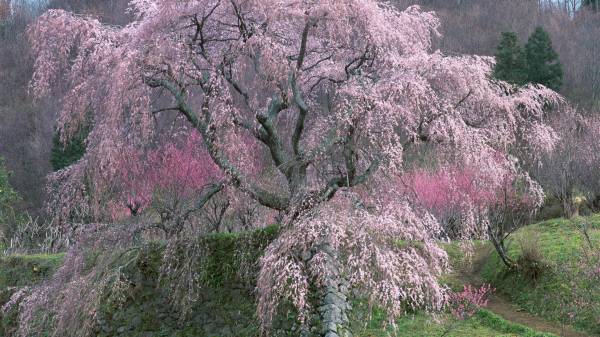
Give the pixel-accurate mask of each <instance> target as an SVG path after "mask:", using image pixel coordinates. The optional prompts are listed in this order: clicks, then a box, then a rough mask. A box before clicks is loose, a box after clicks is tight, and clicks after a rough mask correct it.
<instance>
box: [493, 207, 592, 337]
mask: <svg viewBox="0 0 600 337" xmlns="http://www.w3.org/2000/svg"><path fill="white" fill-rule="evenodd" d="M583 226H585V228H587V233H588V235H589V239H590V241H591V245H592V247H593V248H590V244H589V243H588V240H587V239H586V237H585V235H584V232H583V231H582V228H583ZM599 248H600V215H594V216H591V217H585V218H584V217H580V218H575V219H573V220H564V219H552V220H548V221H543V222H540V223H538V224H534V225H531V226H527V227H525V228H522V229H521V230H519V231H518V232H516V233H514V235H513V239H512V240H511V244H510V247H509V254H510V255H511V256H512V257H513V258H515V259H519V257H522V256H524V255H527V256H532V255H533V256H534V257H535V256H536V255H537V256H538V258H535V259H534V260H538V262H539V263H538V264H539V266H540V268H539V269H540V270H541V274H540V275H539V276H537V277H531V275H530V276H529V277H528V276H524V275H520V274H518V273H514V272H508V271H507V270H506V269H505V268H504V266H503V265H502V263H501V262H500V259H499V258H498V256H497V255H496V254H495V253H492V254H491V255H490V258H489V260H488V261H487V262H486V264H485V265H484V267H483V270H482V277H483V278H484V279H485V280H486V281H488V282H490V283H492V284H493V285H494V286H495V287H496V288H497V289H498V291H500V292H503V293H504V294H506V295H507V296H509V297H510V298H511V299H512V301H513V302H515V303H517V304H519V305H520V306H521V307H523V308H524V309H526V310H527V311H529V312H531V313H535V314H537V315H540V316H542V317H545V318H547V319H549V320H552V321H556V322H561V323H569V324H573V326H575V327H576V328H578V329H579V330H581V331H583V332H586V333H587V334H590V335H593V336H600V321H599V320H600V264H598V263H599V256H598V254H599ZM524 250H525V254H524Z"/></svg>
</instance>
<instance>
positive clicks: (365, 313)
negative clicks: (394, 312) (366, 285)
mask: <svg viewBox="0 0 600 337" xmlns="http://www.w3.org/2000/svg"><path fill="white" fill-rule="evenodd" d="M354 308H355V312H354V313H353V315H351V318H352V321H353V332H354V334H355V336H358V337H388V336H394V337H440V336H442V335H443V334H444V333H446V334H445V337H509V336H510V337H519V336H520V337H557V336H555V335H553V334H548V333H541V332H536V331H534V330H531V329H529V328H527V327H524V326H522V325H519V324H515V323H511V322H508V321H506V320H505V319H503V318H502V317H500V316H498V315H495V314H494V313H492V312H490V311H487V310H484V309H482V310H479V311H478V312H477V313H476V314H475V316H473V317H471V318H469V319H466V320H457V319H455V318H454V317H452V316H451V315H449V314H438V315H435V316H431V315H427V314H425V313H416V314H408V315H406V316H404V317H402V318H400V319H399V320H398V321H397V322H396V328H395V329H394V328H393V327H392V326H390V325H389V324H388V323H387V319H386V316H385V314H384V312H383V311H382V310H379V309H374V310H372V311H369V310H368V308H367V307H366V305H365V304H364V303H357V304H355V306H354Z"/></svg>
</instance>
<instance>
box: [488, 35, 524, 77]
mask: <svg viewBox="0 0 600 337" xmlns="http://www.w3.org/2000/svg"><path fill="white" fill-rule="evenodd" d="M493 76H494V77H495V78H497V79H500V80H503V81H506V82H509V83H513V84H517V85H523V84H525V83H526V82H527V62H526V58H525V53H524V52H523V50H522V49H521V46H519V40H518V38H517V34H515V33H513V32H504V33H502V40H501V41H500V44H499V45H498V49H497V51H496V65H495V66H494V73H493Z"/></svg>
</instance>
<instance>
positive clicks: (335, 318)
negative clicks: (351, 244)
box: [318, 245, 352, 337]
mask: <svg viewBox="0 0 600 337" xmlns="http://www.w3.org/2000/svg"><path fill="white" fill-rule="evenodd" d="M320 248H321V250H322V252H323V253H325V254H326V256H327V257H328V258H327V264H328V268H327V269H328V270H329V273H328V274H327V280H326V281H325V287H324V288H323V289H322V290H321V303H320V306H319V308H318V311H319V316H320V317H321V323H322V331H321V333H322V336H324V337H352V333H351V332H350V330H349V329H348V323H349V320H348V315H347V313H348V312H349V311H350V310H351V309H352V306H351V305H350V302H349V301H348V294H349V290H350V289H349V288H350V287H349V284H348V282H346V281H344V279H343V277H342V275H341V273H340V267H339V263H338V262H337V261H338V259H337V258H336V256H335V252H334V251H333V249H331V246H330V245H323V246H321V247H320Z"/></svg>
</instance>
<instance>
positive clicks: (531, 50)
mask: <svg viewBox="0 0 600 337" xmlns="http://www.w3.org/2000/svg"><path fill="white" fill-rule="evenodd" d="M525 53H526V55H527V80H528V82H531V83H539V84H543V85H545V86H546V87H548V88H550V89H553V90H558V89H560V86H561V85H562V77H563V70H562V66H561V64H560V62H559V60H558V54H557V53H556V52H555V51H554V49H553V48H552V41H551V40H550V36H549V35H548V33H546V31H545V30H544V29H543V28H542V27H537V28H536V29H535V31H534V32H533V34H531V36H530V37H529V40H528V41H527V44H526V45H525Z"/></svg>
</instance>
